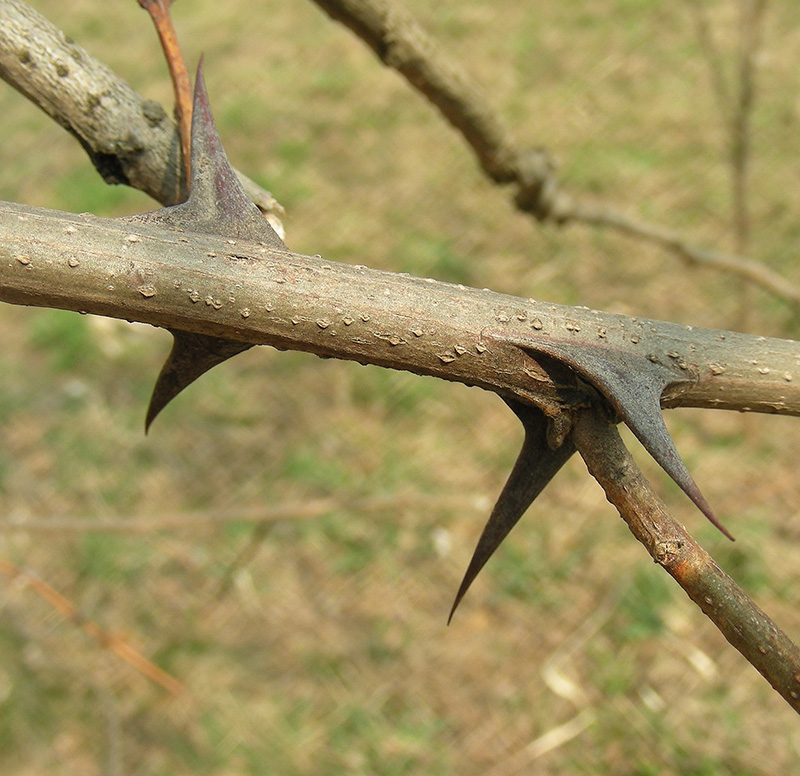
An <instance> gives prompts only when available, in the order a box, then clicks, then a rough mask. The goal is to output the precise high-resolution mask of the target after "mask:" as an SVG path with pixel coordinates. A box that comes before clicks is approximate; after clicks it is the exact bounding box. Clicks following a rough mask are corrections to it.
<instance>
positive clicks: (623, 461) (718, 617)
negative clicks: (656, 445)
mask: <svg viewBox="0 0 800 776" xmlns="http://www.w3.org/2000/svg"><path fill="white" fill-rule="evenodd" d="M574 439H575V444H576V446H577V448H578V451H579V452H580V454H581V455H582V456H583V459H584V461H585V462H586V466H587V467H588V469H589V471H590V472H591V474H592V475H593V476H594V477H595V478H596V479H597V481H598V482H599V483H600V485H602V487H603V489H604V490H605V492H606V497H607V498H608V500H609V501H610V502H611V503H612V504H613V505H614V506H615V507H616V508H617V510H618V511H619V513H620V515H621V516H622V518H623V520H625V522H626V523H627V524H628V527H629V528H630V530H631V533H633V535H634V536H635V537H636V538H637V539H638V540H639V541H640V542H641V543H642V544H643V545H644V546H645V548H646V549H647V551H648V552H649V553H650V555H651V556H652V557H653V559H654V560H655V561H656V563H658V564H659V565H661V566H663V567H664V569H665V570H666V571H667V572H669V574H671V575H672V576H673V577H674V578H675V580H676V581H677V582H678V584H679V585H680V586H681V587H682V588H683V589H684V591H685V592H686V594H687V595H688V596H689V598H691V599H692V600H693V601H694V602H695V603H696V604H697V605H698V606H699V607H700V608H701V609H702V610H703V612H704V613H705V614H706V615H707V616H708V617H709V618H710V619H711V620H712V621H713V623H714V624H715V625H716V626H717V628H719V630H720V631H721V632H722V634H723V635H724V636H725V638H726V639H727V640H728V641H729V642H730V643H731V644H732V645H733V646H734V647H736V649H738V650H739V652H741V653H742V655H744V656H745V658H747V660H748V661H749V662H750V663H752V665H753V666H755V668H756V669H757V670H758V671H759V672H760V673H761V674H762V675H763V676H764V678H765V679H766V680H767V681H768V682H769V683H770V684H771V685H772V686H773V687H774V688H775V690H777V692H778V693H780V695H781V696H782V697H783V698H784V699H785V700H786V702H787V703H789V704H790V705H791V706H792V708H793V709H795V711H798V712H800V649H799V648H798V647H797V645H795V644H794V643H793V642H792V641H791V639H790V638H789V637H788V636H787V635H786V634H785V633H783V631H781V630H780V629H779V628H778V627H777V625H775V623H773V622H772V620H771V619H770V618H769V617H768V616H767V615H766V614H765V613H764V612H763V611H761V609H760V608H759V607H758V606H757V605H756V604H755V603H754V602H753V601H752V600H751V599H750V598H748V596H747V594H746V593H745V592H744V591H743V590H742V589H741V588H740V587H739V586H738V585H737V584H736V583H735V582H734V581H733V580H732V579H731V578H730V577H729V576H728V575H727V574H725V572H724V571H722V570H721V569H720V568H719V566H717V564H716V563H715V562H714V560H713V558H711V556H709V554H708V553H707V552H706V551H705V550H704V549H703V548H702V547H700V545H698V544H697V542H696V541H695V540H694V539H693V538H692V537H691V536H690V535H689V533H688V532H687V531H686V529H685V528H684V527H683V526H682V525H680V523H678V522H677V521H675V520H674V519H673V518H672V516H671V515H670V514H669V512H668V511H667V508H666V506H665V505H664V503H663V502H662V501H661V500H660V499H659V498H658V496H657V495H656V494H655V492H654V491H653V489H652V487H651V485H650V483H649V482H648V481H647V480H646V479H645V477H644V475H643V474H642V473H641V471H640V470H639V469H638V467H637V466H636V464H635V463H634V461H633V459H632V458H631V455H630V453H629V452H628V450H627V449H626V448H625V445H624V444H623V442H622V439H621V438H620V436H619V434H618V433H617V429H616V427H615V426H614V425H613V424H612V423H610V422H609V421H608V420H606V419H605V418H603V417H602V416H600V415H599V414H598V413H597V411H595V410H592V411H586V412H583V413H581V414H580V416H579V419H578V421H577V423H576V426H575V430H574Z"/></svg>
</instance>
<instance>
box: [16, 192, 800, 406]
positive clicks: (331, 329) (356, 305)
mask: <svg viewBox="0 0 800 776" xmlns="http://www.w3.org/2000/svg"><path fill="white" fill-rule="evenodd" d="M354 258H355V259H359V258H362V257H354ZM0 301H5V302H11V303H13V304H26V305H35V306H40V307H57V308H62V309H68V310H79V311H83V312H88V313H95V314H98V315H107V316H110V317H114V318H123V319H127V320H135V321H141V322H144V323H150V324H153V325H154V326H162V327H165V328H170V329H178V330H182V331H190V332H197V333H201V334H212V335H215V336H218V337H225V338H228V339H233V340H239V341H242V342H249V343H253V344H266V345H272V346H274V347H278V348H290V349H295V350H305V351H310V352H313V353H317V354H318V355H321V356H328V357H336V358H342V359H350V360H354V361H358V362H360V363H370V364H377V365H379V366H384V367H390V368H394V369H404V370H408V371H411V372H415V373H417V374H426V375H434V376H436V377H440V378H443V379H446V380H455V381H458V382H463V383H466V384H468V385H477V386H480V387H482V388H485V389H487V390H491V391H495V392H496V393H499V394H500V395H501V396H504V397H509V398H517V399H519V400H520V401H522V402H523V403H528V404H531V403H532V404H536V405H537V406H539V407H541V408H543V409H544V410H545V412H546V413H547V414H549V415H554V414H557V413H558V412H559V411H560V410H561V409H563V408H564V407H565V406H568V405H570V404H574V403H576V402H577V403H579V402H582V401H585V400H586V399H585V392H584V391H582V390H581V389H580V387H579V386H575V387H574V389H573V391H572V393H570V392H569V391H565V387H564V385H560V384H556V383H555V382H554V380H553V378H552V377H551V376H550V371H549V370H548V369H547V367H546V365H545V366H543V363H544V362H543V360H542V359H543V358H545V357H546V356H548V355H552V354H558V353H570V352H582V351H585V350H588V351H591V352H593V353H597V354H598V357H602V358H604V359H607V360H611V361H616V362H619V363H620V364H622V365H623V367H625V365H627V366H628V368H630V370H631V375H633V370H634V369H635V367H634V364H636V363H639V362H641V361H642V360H646V361H647V362H648V363H651V364H658V365H660V366H662V367H663V369H665V370H670V371H669V374H671V375H672V378H671V382H670V386H669V387H668V388H667V390H666V391H665V393H664V395H663V397H662V405H663V406H666V407H714V408H722V409H735V410H747V411H754V412H768V413H778V414H783V415H800V344H798V343H797V342H794V341H792V340H780V339H772V338H765V337H757V336H752V335H747V334H737V333H734V332H723V331H717V330H712V329H700V328H694V327H691V326H682V325H679V324H674V323H667V322H660V321H650V320H647V319H643V318H632V317H628V316H620V315H614V314H611V313H602V312H598V311H594V310H589V309H587V308H581V307H565V306H562V305H556V304H549V303H544V302H538V301H536V300H533V299H523V298H519V297H514V296H509V295H506V294H498V293H495V292H493V291H489V290H478V289H473V288H467V287H464V286H460V285H452V284H449V283H442V282H439V281H435V280H431V279H420V278H413V277H409V276H406V275H399V274H396V273H391V272H383V271H379V270H373V269H369V268H367V267H365V266H361V265H349V264H341V263H337V262H332V261H327V260H325V259H324V258H322V257H319V256H302V255H300V254H296V253H292V252H291V251H280V250H277V249H275V248H273V247H270V246H267V245H265V244H261V243H256V242H252V241H248V240H232V239H230V238H225V237H220V236H215V235H208V234H200V233H192V232H180V231H168V230H166V229H164V228H163V227H157V226H153V225H149V224H143V223H139V222H137V221H136V219H130V220H116V219H106V218H99V217H96V216H91V215H87V214H83V215H75V214H71V213H61V212H58V211H52V210H47V209H44V208H35V207H27V206H22V205H15V204H12V203H2V204H0ZM623 367H621V368H623Z"/></svg>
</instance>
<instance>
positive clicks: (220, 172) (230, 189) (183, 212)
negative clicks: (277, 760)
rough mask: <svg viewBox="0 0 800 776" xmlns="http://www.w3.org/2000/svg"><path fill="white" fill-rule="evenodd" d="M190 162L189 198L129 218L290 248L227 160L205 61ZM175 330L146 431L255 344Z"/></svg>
mask: <svg viewBox="0 0 800 776" xmlns="http://www.w3.org/2000/svg"><path fill="white" fill-rule="evenodd" d="M191 167H192V187H191V190H190V192H189V198H188V199H187V200H186V202H184V203H182V204H180V205H175V206H173V207H166V208H162V209H161V210H155V211H152V212H150V213H142V214H140V215H135V216H131V217H130V218H128V219H126V220H127V221H129V222H131V223H148V224H162V225H164V226H168V227H173V228H180V229H184V230H185V231H187V232H203V233H206V234H219V235H225V236H226V237H234V238H241V239H249V240H255V241H257V242H261V243H266V244H268V245H270V246H272V247H273V248H279V249H283V250H286V245H285V244H284V243H283V240H281V238H280V237H278V235H277V234H276V233H275V231H274V230H273V229H272V227H271V226H270V225H269V224H268V223H267V221H266V220H265V219H264V217H263V215H262V213H261V211H260V210H259V209H258V208H257V207H256V205H255V204H254V203H253V201H252V200H251V199H250V198H249V197H248V196H247V194H245V192H244V189H242V186H241V184H240V183H239V180H238V178H237V177H236V173H235V172H234V171H233V168H232V167H231V165H230V163H229V162H228V157H227V156H226V155H225V150H224V149H223V147H222V141H221V140H220V137H219V133H218V132H217V127H216V124H215V123H214V117H213V115H212V114H211V106H210V104H209V101H208V93H207V92H206V85H205V79H204V78H203V63H202V61H201V62H200V64H199V65H198V68H197V77H196V79H195V92H194V108H193V111H192V152H191ZM171 333H172V336H173V337H174V340H175V341H174V344H173V347H172V351H171V352H170V354H169V357H168V358H167V361H166V363H165V364H164V367H163V368H162V370H161V374H160V375H159V377H158V380H157V381H156V385H155V388H154V389H153V395H152V397H151V399H150V406H149V407H148V410H147V416H146V418H145V433H146V432H147V430H149V428H150V425H151V424H152V422H153V420H155V418H156V416H157V415H158V413H159V412H161V410H162V409H164V407H165V406H166V405H167V404H168V403H169V402H170V401H171V400H172V399H174V398H175V397H176V396H177V395H178V394H179V393H180V392H181V391H182V390H183V389H184V388H186V387H187V386H188V385H191V383H193V382H194V381H195V380H196V379H197V378H198V377H200V376H201V375H202V374H204V373H205V372H207V371H208V370H209V369H211V368H212V367H214V366H216V365H217V364H221V363H222V362H223V361H226V360H227V359H229V358H231V357H232V356H235V355H236V354H237V353H241V352H243V351H245V350H247V349H248V348H250V347H252V345H250V344H249V343H245V342H237V341H235V340H228V339H224V338H221V337H213V336H209V335H204V334H192V333H189V332H184V331H176V330H171Z"/></svg>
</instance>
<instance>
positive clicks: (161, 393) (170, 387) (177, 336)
mask: <svg viewBox="0 0 800 776" xmlns="http://www.w3.org/2000/svg"><path fill="white" fill-rule="evenodd" d="M172 337H173V339H174V342H173V344H172V350H171V351H170V354H169V356H168V357H167V360H166V362H165V363H164V366H163V367H162V369H161V374H159V376H158V380H156V385H155V388H153V395H152V396H151V397H150V405H149V406H148V408H147V416H146V418H145V423H144V430H145V433H147V432H148V431H149V430H150V424H151V423H152V422H153V421H154V420H155V419H156V416H157V415H158V413H159V412H161V410H163V409H164V407H166V406H167V404H169V402H170V401H172V399H174V398H175V397H176V396H177V395H178V394H179V393H180V392H181V391H182V390H183V389H184V388H186V387H187V386H188V385H191V383H193V382H194V381H195V380H196V379H197V378H198V377H200V375H202V374H205V373H206V372H207V371H208V370H209V369H211V368H212V367H215V366H216V365H217V364H221V363H222V362H223V361H227V359H229V358H231V357H232V356H235V355H236V354H237V353H241V352H242V351H245V350H247V349H248V348H250V347H251V345H250V343H248V342H236V341H235V340H228V339H222V338H221V337H211V336H208V335H206V334H192V333H190V332H185V331H173V332H172Z"/></svg>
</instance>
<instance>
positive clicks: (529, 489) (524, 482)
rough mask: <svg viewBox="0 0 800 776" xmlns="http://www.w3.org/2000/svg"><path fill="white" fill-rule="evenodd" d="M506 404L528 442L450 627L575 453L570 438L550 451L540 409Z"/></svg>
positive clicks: (467, 575) (481, 541)
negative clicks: (493, 561) (487, 569)
mask: <svg viewBox="0 0 800 776" xmlns="http://www.w3.org/2000/svg"><path fill="white" fill-rule="evenodd" d="M506 403H507V404H508V405H509V407H511V409H512V410H513V411H514V413H515V414H516V415H517V417H518V418H519V419H520V421H521V422H522V425H523V426H524V428H525V440H524V441H523V443H522V450H520V453H519V456H518V457H517V461H516V463H515V464H514V468H513V469H512V470H511V474H510V475H509V477H508V481H507V482H506V484H505V486H504V487H503V490H502V492H501V493H500V497H499V498H498V500H497V503H496V504H495V506H494V509H493V510H492V514H491V515H490V516H489V520H488V522H487V523H486V526H485V528H484V529H483V533H482V534H481V536H480V539H478V545H477V547H476V548H475V552H474V554H473V556H472V559H471V560H470V563H469V566H468V567H467V571H466V573H465V574H464V579H463V580H462V582H461V585H460V587H459V588H458V592H457V593H456V597H455V601H454V602H453V607H452V608H451V610H450V616H449V617H448V618H447V623H448V625H449V624H450V621H451V620H452V619H453V615H454V614H455V611H456V609H457V608H458V605H459V604H460V603H461V599H462V598H463V597H464V595H465V594H466V592H467V590H469V587H470V585H471V584H472V583H473V582H474V580H475V578H476V577H477V576H478V574H479V573H480V571H481V569H482V568H483V567H484V566H485V565H486V562H487V561H488V560H489V558H491V556H492V555H493V553H494V551H495V550H496V549H497V548H498V547H499V546H500V544H501V543H502V542H503V539H505V538H506V536H508V533H509V531H511V529H512V528H513V527H514V526H515V525H516V524H517V523H518V522H519V519H520V518H521V517H522V515H523V514H524V513H525V511H526V510H527V509H528V507H529V506H530V505H531V504H532V503H533V501H534V499H535V498H536V497H537V496H538V495H539V494H540V493H541V492H542V490H543V489H544V487H545V486H546V485H547V483H548V482H550V480H551V479H552V478H553V477H554V476H555V474H556V473H557V472H558V470H559V469H560V468H561V467H562V466H563V465H564V463H565V462H566V461H567V460H568V459H569V457H570V456H571V455H572V453H573V452H575V447H574V445H573V444H572V441H571V440H570V439H569V438H567V439H565V440H564V442H563V443H562V444H561V446H560V447H559V448H557V449H556V450H552V449H550V447H549V445H548V443H547V423H548V421H547V419H546V418H545V416H544V414H543V413H542V412H541V411H540V410H537V409H535V408H533V407H529V406H527V405H525V404H521V403H520V402H517V401H513V400H507V401H506Z"/></svg>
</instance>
